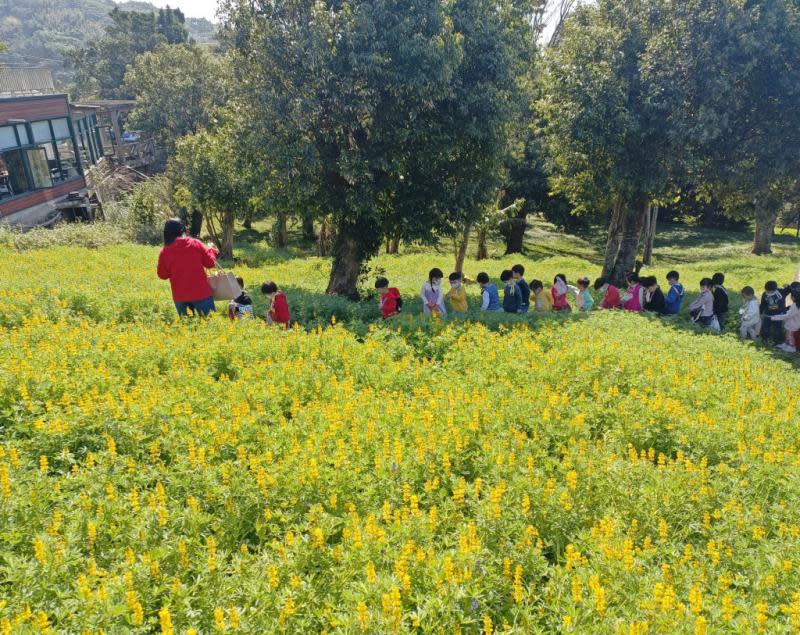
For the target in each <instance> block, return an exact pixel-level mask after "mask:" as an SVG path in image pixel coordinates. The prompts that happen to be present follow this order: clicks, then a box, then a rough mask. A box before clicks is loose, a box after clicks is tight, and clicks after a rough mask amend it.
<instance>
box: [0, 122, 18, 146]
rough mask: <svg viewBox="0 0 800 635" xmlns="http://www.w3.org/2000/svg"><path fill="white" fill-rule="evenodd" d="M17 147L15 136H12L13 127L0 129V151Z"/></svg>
mask: <svg viewBox="0 0 800 635" xmlns="http://www.w3.org/2000/svg"><path fill="white" fill-rule="evenodd" d="M18 145H19V144H18V143H17V136H16V135H15V134H14V126H3V127H2V128H0V150H5V149H6V148H16V147H17V146H18Z"/></svg>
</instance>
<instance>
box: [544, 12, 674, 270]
mask: <svg viewBox="0 0 800 635" xmlns="http://www.w3.org/2000/svg"><path fill="white" fill-rule="evenodd" d="M666 19H668V16H667V15H666V14H664V13H662V12H660V11H659V6H658V3H657V2H655V1H652V0H600V1H599V2H598V3H597V4H596V5H586V6H582V7H580V8H578V9H577V10H576V11H575V13H574V14H573V16H572V17H571V18H570V20H568V21H567V22H566V24H565V27H564V32H563V36H562V39H561V42H560V45H559V46H558V47H556V48H554V49H550V50H549V51H548V55H547V58H548V59H547V62H548V63H547V72H546V75H545V94H544V97H543V99H542V100H541V102H540V107H541V112H542V114H543V116H544V118H545V125H546V127H545V134H546V142H547V146H548V150H549V155H550V157H551V158H552V170H553V178H552V180H551V185H552V187H553V189H554V191H555V192H556V193H560V194H564V195H565V196H567V198H569V199H570V201H571V202H572V203H573V204H574V205H575V209H576V211H577V212H578V213H593V212H595V211H597V210H601V211H603V210H611V211H612V217H611V222H610V225H609V232H608V241H607V245H606V257H605V262H604V266H603V275H604V276H606V277H608V278H610V279H611V280H613V281H614V282H615V283H621V282H623V280H624V277H625V274H626V273H627V272H629V271H632V270H633V267H634V265H635V262H636V257H637V254H638V250H639V242H640V239H641V234H642V231H643V229H644V224H645V219H646V215H647V210H648V207H649V205H650V201H651V200H652V199H653V197H656V196H659V195H661V194H663V193H664V192H665V191H666V190H667V188H668V186H669V183H670V171H669V163H668V160H669V158H670V156H671V148H672V145H671V143H670V136H669V130H668V128H667V126H666V125H665V121H664V118H663V116H662V114H661V113H659V112H657V111H656V110H655V108H654V107H653V105H652V103H651V99H650V91H649V86H648V84H647V81H648V80H647V77H646V71H647V69H646V68H645V67H643V65H642V64H641V60H642V58H643V56H644V54H645V53H646V51H647V50H648V44H649V41H650V38H651V37H652V35H653V33H655V32H656V31H657V30H658V29H659V28H660V27H661V25H662V23H663V21H664V20H666Z"/></svg>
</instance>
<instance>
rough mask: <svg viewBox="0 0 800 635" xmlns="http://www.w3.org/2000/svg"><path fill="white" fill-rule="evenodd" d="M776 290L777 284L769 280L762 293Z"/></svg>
mask: <svg viewBox="0 0 800 635" xmlns="http://www.w3.org/2000/svg"><path fill="white" fill-rule="evenodd" d="M777 290H778V283H777V282H775V281H774V280H770V281H769V282H767V284H765V285H764V291H777Z"/></svg>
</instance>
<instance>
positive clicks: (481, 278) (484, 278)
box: [476, 271, 489, 284]
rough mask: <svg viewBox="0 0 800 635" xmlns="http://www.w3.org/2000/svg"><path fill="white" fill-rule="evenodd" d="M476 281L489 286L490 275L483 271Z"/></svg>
mask: <svg viewBox="0 0 800 635" xmlns="http://www.w3.org/2000/svg"><path fill="white" fill-rule="evenodd" d="M476 280H477V281H478V282H480V283H481V284H488V283H489V274H488V273H486V272H485V271H481V272H480V273H479V274H478V277H477V278H476Z"/></svg>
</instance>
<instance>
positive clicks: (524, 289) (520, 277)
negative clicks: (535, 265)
mask: <svg viewBox="0 0 800 635" xmlns="http://www.w3.org/2000/svg"><path fill="white" fill-rule="evenodd" d="M511 271H512V272H513V274H514V282H516V283H517V284H518V285H519V290H520V292H521V293H522V304H520V307H519V312H520V313H527V312H528V311H529V310H530V308H531V288H530V287H529V286H528V283H527V282H525V267H523V266H522V265H514V266H513V267H511Z"/></svg>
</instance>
